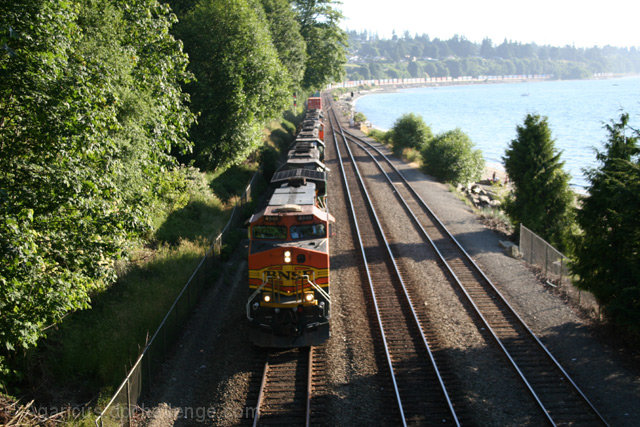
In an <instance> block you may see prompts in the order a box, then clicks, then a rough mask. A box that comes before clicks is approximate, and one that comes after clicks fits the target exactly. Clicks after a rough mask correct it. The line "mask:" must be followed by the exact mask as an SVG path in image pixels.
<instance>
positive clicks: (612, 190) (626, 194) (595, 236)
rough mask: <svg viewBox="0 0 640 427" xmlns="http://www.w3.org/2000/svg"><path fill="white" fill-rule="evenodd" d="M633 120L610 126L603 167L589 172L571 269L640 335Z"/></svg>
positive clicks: (638, 170)
mask: <svg viewBox="0 0 640 427" xmlns="http://www.w3.org/2000/svg"><path fill="white" fill-rule="evenodd" d="M628 122H629V115H628V114H626V113H625V114H622V115H621V116H620V121H619V122H617V123H615V122H613V121H612V122H611V124H607V125H606V126H605V128H606V129H607V131H608V132H609V139H608V141H607V142H606V143H605V145H604V148H605V150H604V151H600V152H598V153H597V159H598V161H599V162H600V167H599V168H597V169H595V168H594V169H589V170H587V171H586V174H587V177H588V179H589V182H590V185H589V188H588V195H587V196H586V197H585V198H584V200H583V203H582V207H581V209H579V210H578V213H577V220H578V224H579V226H580V228H581V229H582V233H581V234H580V235H579V236H578V238H577V243H576V251H575V261H574V262H573V264H572V266H571V269H572V271H573V273H574V274H576V276H577V281H576V285H577V286H578V287H579V288H581V289H585V290H588V291H590V292H592V293H593V294H594V295H595V297H596V298H597V299H598V301H599V302H600V304H602V306H603V307H604V311H605V313H606V314H607V316H608V317H609V318H610V319H611V320H613V321H614V323H615V324H617V325H619V326H621V327H623V328H625V329H627V330H630V331H632V332H633V333H635V334H636V335H638V334H640V215H638V213H639V212H640V145H639V143H638V141H639V140H640V132H639V131H638V130H635V129H630V128H629V125H628Z"/></svg>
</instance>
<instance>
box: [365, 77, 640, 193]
mask: <svg viewBox="0 0 640 427" xmlns="http://www.w3.org/2000/svg"><path fill="white" fill-rule="evenodd" d="M356 109H357V111H361V112H362V113H364V115H365V116H367V118H368V119H369V120H370V121H371V123H373V125H374V126H376V127H379V128H381V129H389V128H391V127H392V126H393V123H394V122H395V120H396V119H397V118H398V117H400V116H401V115H402V114H404V113H409V112H412V113H417V114H420V115H421V116H422V117H423V118H424V120H425V122H427V124H429V125H430V126H431V129H432V130H433V132H434V133H439V132H443V131H447V130H451V129H454V128H457V127H458V128H461V129H462V130H463V131H464V132H465V133H467V134H468V135H469V136H470V137H471V139H472V141H473V142H474V144H475V146H476V147H477V148H479V149H481V150H482V153H483V154H484V158H485V160H486V161H487V162H490V163H498V164H500V163H502V161H501V157H502V156H503V154H504V151H505V149H506V147H507V144H508V143H509V141H511V140H512V139H514V138H515V137H516V125H519V124H522V122H523V121H524V117H525V115H526V114H527V113H537V114H540V115H544V116H547V117H548V118H549V120H548V122H549V126H550V128H551V134H552V137H553V138H554V139H555V141H556V148H557V149H559V150H561V151H562V152H563V153H562V159H563V160H564V161H565V170H566V171H567V172H569V173H570V174H571V177H572V180H571V184H572V185H573V186H574V187H578V188H580V187H584V186H586V185H587V181H586V179H585V178H584V176H583V173H582V169H583V168H585V167H595V166H597V163H596V161H595V154H594V148H597V149H602V143H603V142H604V141H605V140H606V139H607V132H606V130H605V129H603V124H604V123H608V122H609V121H610V120H612V119H614V120H616V121H617V120H618V118H619V117H620V112H621V111H623V110H624V111H625V112H627V113H629V115H630V122H631V125H632V126H633V127H635V128H639V127H640V77H626V78H619V79H608V80H572V81H545V82H528V83H508V84H482V85H467V86H445V87H437V88H420V89H406V90H402V91H400V92H397V93H384V94H374V95H367V96H364V97H362V98H360V99H358V100H357V103H356Z"/></svg>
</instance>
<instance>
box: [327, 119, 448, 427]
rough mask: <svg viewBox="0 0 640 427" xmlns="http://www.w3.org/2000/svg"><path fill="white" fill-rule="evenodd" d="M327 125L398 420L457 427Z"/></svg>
mask: <svg viewBox="0 0 640 427" xmlns="http://www.w3.org/2000/svg"><path fill="white" fill-rule="evenodd" d="M330 122H331V123H332V126H331V127H332V129H333V132H332V134H333V139H334V143H335V149H336V154H337V157H338V160H339V164H340V170H341V173H342V177H343V180H344V183H345V189H346V192H347V201H348V204H349V208H350V210H351V215H352V220H353V223H354V225H355V228H356V231H357V235H358V245H359V248H360V252H361V255H362V259H363V262H364V266H365V271H366V276H367V282H368V285H369V290H370V293H371V296H372V301H373V304H374V308H375V313H376V317H377V320H378V326H379V331H380V335H381V338H382V342H383V345H384V352H385V356H386V361H387V364H388V367H389V372H390V374H391V382H392V384H393V391H394V394H395V396H394V398H395V401H396V403H397V407H398V409H399V415H400V421H401V422H402V424H403V425H407V424H420V425H435V424H437V425H459V421H458V417H457V415H456V411H455V409H454V406H453V404H452V401H451V399H450V398H449V394H448V392H447V389H446V387H445V384H444V381H443V379H442V376H441V373H440V371H439V368H438V365H437V363H436V360H435V358H434V356H433V353H432V351H431V349H430V347H429V342H428V340H427V334H425V331H423V328H422V326H421V319H420V317H419V315H418V313H417V311H416V310H415V308H414V305H413V303H412V299H411V296H410V294H409V292H408V291H407V288H406V286H405V284H404V281H403V278H402V275H401V273H400V271H399V270H398V266H397V264H396V262H395V259H394V257H393V254H392V252H391V250H390V247H389V243H388V241H387V240H386V238H385V235H384V232H383V231H382V227H381V225H380V223H379V221H378V218H377V214H376V212H375V208H374V207H373V205H372V203H371V201H370V199H369V196H368V194H367V191H366V188H365V186H364V183H363V181H362V177H361V176H360V173H359V171H358V168H357V165H356V162H355V159H354V158H353V155H352V153H351V151H350V148H349V146H348V144H347V140H346V138H345V137H344V134H341V139H342V141H343V149H342V150H341V149H340V146H339V143H338V137H337V135H336V133H335V129H336V125H335V123H337V120H336V118H335V117H334V118H333V119H331V118H330ZM338 129H339V128H338ZM422 321H424V319H422Z"/></svg>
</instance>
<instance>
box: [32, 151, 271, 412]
mask: <svg viewBox="0 0 640 427" xmlns="http://www.w3.org/2000/svg"><path fill="white" fill-rule="evenodd" d="M256 170H257V164H256V163H251V164H248V165H241V166H235V167H232V168H229V169H227V170H225V171H222V172H219V173H217V174H204V173H200V172H192V173H191V174H190V178H189V180H188V181H189V182H188V184H187V190H186V191H187V196H188V197H187V198H186V203H183V206H180V207H178V208H177V209H174V210H172V211H170V212H165V213H162V214H160V215H159V216H158V217H157V218H155V219H154V221H155V222H157V223H159V224H160V225H159V226H158V227H157V229H156V231H155V233H154V234H153V235H152V236H151V238H150V240H149V241H147V242H144V243H141V244H140V245H139V246H138V247H137V248H135V249H134V250H133V251H132V253H131V256H130V259H129V261H128V262H126V263H125V262H121V263H120V265H119V274H118V280H117V282H116V283H115V284H114V285H113V286H111V287H110V288H109V289H107V290H106V291H104V292H102V293H100V294H98V295H96V296H94V298H93V301H92V308H91V309H89V310H84V311H79V312H76V313H73V314H72V315H70V316H68V317H67V318H66V319H65V320H64V321H63V322H62V323H60V324H59V325H58V326H57V327H56V328H55V330H53V331H52V332H51V333H50V334H49V337H48V338H47V339H46V340H44V341H43V342H42V343H41V345H40V346H39V348H37V349H36V350H34V351H33V353H31V354H30V355H29V356H28V357H27V359H26V362H25V363H26V366H25V369H24V372H27V374H26V376H27V378H25V379H26V383H27V384H31V386H30V387H40V388H41V390H44V391H40V392H38V393H37V394H38V395H39V397H40V399H39V400H42V401H43V402H58V401H59V400H62V399H64V400H65V402H67V403H68V402H78V401H87V400H93V399H96V396H102V397H101V398H99V400H106V399H107V397H110V395H111V393H112V392H113V391H114V390H115V387H117V386H118V385H119V383H120V382H121V381H122V380H123V379H124V377H125V374H126V372H127V370H128V369H129V368H130V367H131V365H132V364H133V362H134V361H135V360H136V358H137V356H138V355H139V354H140V351H141V349H142V348H143V347H144V345H145V343H146V341H147V339H148V338H149V337H150V335H151V334H153V333H154V332H155V330H156V328H157V327H158V326H159V324H160V322H161V321H162V319H163V318H164V316H165V314H166V313H167V311H168V309H169V308H170V307H171V305H172V303H173V301H174V300H175V298H176V296H177V295H178V293H179V292H180V290H181V289H182V288H183V287H184V285H185V284H186V282H187V280H188V279H189V277H190V276H191V274H192V272H193V271H194V269H195V267H196V266H197V265H198V263H199V262H200V260H201V259H202V257H203V255H204V253H205V251H206V250H207V249H208V248H209V246H210V244H211V238H212V237H213V236H215V235H216V234H217V233H218V232H219V231H220V230H221V229H222V228H223V227H224V225H225V224H226V223H227V221H228V219H229V216H230V214H231V211H232V208H233V204H234V202H235V200H236V199H237V198H238V197H239V196H240V195H241V194H242V192H243V191H244V189H245V188H246V185H247V184H248V182H249V181H250V179H251V177H252V175H253V173H254V172H255V171H256ZM258 191H259V189H258ZM258 194H259V193H258ZM245 213H246V212H245ZM241 234H242V235H243V233H240V232H238V233H234V232H232V233H230V238H229V239H227V241H225V246H224V247H223V253H225V254H226V253H229V252H230V251H231V250H232V249H233V247H234V246H235V245H236V244H237V243H238V242H239V241H240V240H241V239H242V237H243V236H242V235H241ZM94 403H95V401H94Z"/></svg>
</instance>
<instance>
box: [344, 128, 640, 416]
mask: <svg viewBox="0 0 640 427" xmlns="http://www.w3.org/2000/svg"><path fill="white" fill-rule="evenodd" d="M354 133H356V134H359V135H361V134H360V133H359V132H357V131H356V132H354ZM377 146H378V147H379V148H380V149H381V150H382V151H383V152H384V153H385V154H386V155H387V156H392V154H391V153H390V151H389V150H388V149H386V147H383V146H381V145H377ZM391 158H393V157H391ZM393 159H394V164H395V165H396V167H398V169H400V170H401V171H402V173H403V174H404V175H405V177H406V178H407V179H408V180H409V181H410V182H411V184H412V186H413V187H414V188H415V189H416V190H417V192H418V193H419V194H420V196H421V197H422V198H423V200H425V202H426V203H427V204H428V205H429V206H430V207H431V209H432V210H433V211H434V213H435V214H436V215H437V216H438V217H439V218H440V220H441V221H442V222H443V223H444V224H445V226H446V227H447V228H448V229H449V230H450V231H451V232H452V234H453V235H454V236H455V237H456V239H457V240H458V241H459V242H460V244H461V245H462V246H463V247H464V248H465V250H466V251H467V252H468V253H469V254H470V255H471V256H472V257H473V258H474V259H475V261H476V262H477V263H478V265H479V266H480V267H481V268H482V269H483V271H484V272H485V274H487V276H488V277H489V278H490V279H491V280H492V282H493V283H494V284H495V285H496V287H497V288H498V289H499V291H500V292H501V293H502V294H503V296H505V298H506V299H507V300H508V301H509V303H510V304H511V305H512V307H513V308H514V309H515V311H516V312H517V313H518V314H519V315H520V316H521V317H522V318H523V320H524V321H525V322H526V323H527V325H529V327H530V328H531V329H532V330H533V332H535V333H536V334H537V335H538V337H539V338H540V339H541V341H542V342H543V343H544V344H545V345H546V346H547V348H548V349H549V350H550V351H551V353H552V354H553V355H554V357H556V358H557V359H558V360H559V362H560V363H561V364H562V366H563V367H564V368H565V369H566V370H567V371H568V372H569V374H570V375H571V377H572V378H573V379H574V381H576V383H577V384H578V385H579V386H580V387H581V388H582V389H583V391H584V392H585V394H587V396H588V397H589V398H590V400H591V401H592V403H593V404H594V405H595V406H596V408H598V410H600V411H601V413H602V414H603V416H604V417H605V419H606V420H607V421H608V422H609V423H610V424H611V425H628V426H632V425H638V423H639V422H640V405H639V403H640V366H639V364H638V363H637V362H638V358H637V356H636V357H634V355H629V354H626V353H625V352H624V350H620V349H618V348H616V347H615V345H612V343H611V342H610V341H608V340H603V339H601V338H602V336H603V335H604V334H606V330H604V327H602V326H599V325H595V324H593V323H592V322H591V321H589V320H588V319H586V318H584V317H582V316H581V315H580V313H578V312H577V311H576V310H574V309H573V308H572V307H570V306H569V305H567V304H566V303H565V302H564V301H563V299H562V298H561V297H559V296H558V295H557V294H554V293H553V292H551V291H550V289H549V288H547V287H546V286H545V285H544V284H542V283H541V282H540V281H539V280H538V279H537V277H536V275H535V274H534V273H533V272H532V270H531V269H530V268H529V267H528V266H527V265H526V263H525V262H524V261H522V260H516V259H513V258H510V257H508V256H507V255H505V254H504V252H503V250H502V249H501V247H500V246H499V240H500V236H499V235H498V234H497V233H495V232H493V231H492V230H490V229H488V228H486V227H485V226H484V225H482V223H481V222H480V220H479V218H478V217H477V216H476V215H475V214H474V213H473V212H472V211H471V209H470V208H469V207H468V206H466V205H465V204H464V203H463V202H461V201H460V200H459V199H458V198H457V197H456V196H455V195H454V194H453V193H451V192H450V191H449V187H448V186H447V185H445V184H442V183H439V182H437V181H435V180H434V179H432V178H430V177H429V176H427V175H425V174H423V173H422V172H420V171H419V170H417V169H415V168H413V167H411V166H409V165H407V164H406V163H404V162H402V161H400V160H398V159H395V158H393ZM376 194H377V192H376Z"/></svg>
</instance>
